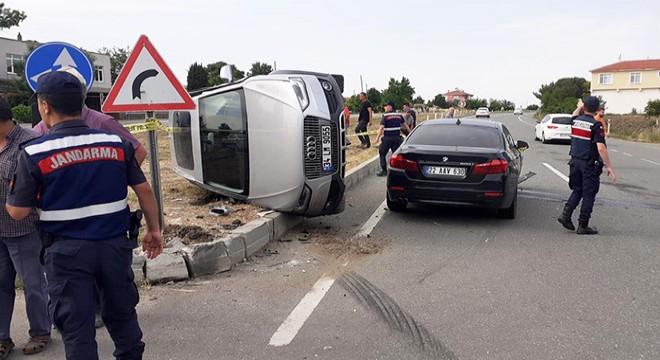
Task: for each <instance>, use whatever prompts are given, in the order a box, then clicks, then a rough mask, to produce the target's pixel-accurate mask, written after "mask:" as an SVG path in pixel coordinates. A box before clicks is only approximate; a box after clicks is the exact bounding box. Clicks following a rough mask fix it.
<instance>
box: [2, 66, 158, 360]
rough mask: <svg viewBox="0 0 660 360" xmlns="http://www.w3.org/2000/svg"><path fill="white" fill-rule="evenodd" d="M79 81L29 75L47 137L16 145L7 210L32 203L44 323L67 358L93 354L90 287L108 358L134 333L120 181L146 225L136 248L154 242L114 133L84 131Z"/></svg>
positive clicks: (121, 351) (127, 149) (152, 202)
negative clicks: (109, 346)
mask: <svg viewBox="0 0 660 360" xmlns="http://www.w3.org/2000/svg"><path fill="white" fill-rule="evenodd" d="M83 99H84V88H83V86H82V85H81V83H80V81H79V80H78V79H77V78H76V77H75V76H74V75H72V74H69V73H67V72H62V71H55V72H51V73H48V74H45V75H42V76H41V77H39V80H38V81H37V103H38V107H39V113H40V114H41V118H42V120H43V121H44V122H45V124H46V126H48V128H50V133H49V134H48V135H45V136H42V137H40V138H38V139H35V140H32V141H30V142H28V143H26V144H24V145H23V150H22V151H21V152H20V154H19V157H18V163H17V166H16V171H15V173H14V176H13V181H12V186H11V189H10V193H9V195H8V197H7V204H6V208H7V212H8V213H9V214H10V216H11V217H12V218H14V219H16V220H20V219H23V218H25V217H26V216H28V215H29V213H30V209H32V208H33V207H35V206H36V207H38V208H39V209H40V214H39V223H38V225H37V228H38V229H39V231H40V233H41V237H42V244H43V246H44V260H45V268H46V275H47V278H48V294H49V296H50V310H51V313H52V314H53V321H54V323H55V325H56V326H57V328H58V329H59V330H60V332H61V334H62V340H63V341H64V347H65V352H66V358H67V359H85V360H88V359H92V360H93V359H98V354H97V344H96V340H95V329H94V310H95V303H94V295H93V294H94V287H95V286H98V289H99V291H100V295H101V300H102V303H103V313H102V316H103V320H104V322H105V324H106V327H107V329H108V332H109V333H110V337H111V338H112V340H113V342H114V344H115V351H114V353H113V355H114V356H115V357H116V358H117V359H141V358H142V353H143V352H144V343H143V342H142V331H141V330H140V327H139V325H138V320H137V314H136V312H135V306H136V305H137V303H138V291H137V288H136V286H135V283H134V282H133V271H132V269H131V262H132V255H133V248H135V247H136V246H137V244H136V241H134V240H133V241H131V240H129V239H128V238H127V236H126V232H127V231H128V229H129V217H130V212H129V209H128V204H127V199H126V197H127V186H131V188H133V190H134V191H135V193H136V194H137V197H138V200H139V203H140V208H141V209H142V211H143V212H144V215H145V218H146V223H147V232H146V234H145V235H144V238H143V239H142V248H143V249H144V250H145V251H146V252H147V257H148V258H150V259H153V258H155V257H156V256H158V255H159V254H160V253H161V252H162V250H163V240H162V237H161V233H160V226H159V221H158V214H157V205H156V199H155V197H154V194H153V191H152V190H151V187H150V186H149V183H148V182H147V181H146V179H145V177H144V174H143V173H142V170H140V167H139V166H138V164H137V161H136V159H135V150H134V148H133V146H132V145H131V144H130V143H129V142H128V141H126V140H123V139H122V138H120V137H119V136H117V135H115V134H112V133H108V132H104V131H100V130H93V129H90V128H89V127H88V126H87V125H86V124H85V122H84V121H82V120H81V119H80V115H81V111H82V108H83Z"/></svg>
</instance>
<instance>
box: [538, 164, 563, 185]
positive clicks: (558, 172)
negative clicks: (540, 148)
mask: <svg viewBox="0 0 660 360" xmlns="http://www.w3.org/2000/svg"><path fill="white" fill-rule="evenodd" d="M543 166H545V167H547V168H548V169H550V171H552V172H553V173H555V174H557V176H559V177H560V178H562V180H564V181H566V182H568V176H566V175H564V174H562V173H561V171H559V170H557V169H555V168H553V167H552V166H550V164H548V163H543Z"/></svg>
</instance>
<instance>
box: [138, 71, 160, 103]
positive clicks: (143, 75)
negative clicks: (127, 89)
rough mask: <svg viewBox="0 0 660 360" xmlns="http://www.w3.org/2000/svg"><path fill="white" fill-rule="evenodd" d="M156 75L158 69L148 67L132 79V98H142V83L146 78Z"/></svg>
mask: <svg viewBox="0 0 660 360" xmlns="http://www.w3.org/2000/svg"><path fill="white" fill-rule="evenodd" d="M156 75H158V70H156V69H149V70H145V71H143V72H141V73H140V74H139V75H138V76H136V77H135V80H133V99H135V98H138V99H142V93H141V92H140V87H141V86H142V83H143V82H144V81H145V80H147V79H148V78H150V77H154V76H156Z"/></svg>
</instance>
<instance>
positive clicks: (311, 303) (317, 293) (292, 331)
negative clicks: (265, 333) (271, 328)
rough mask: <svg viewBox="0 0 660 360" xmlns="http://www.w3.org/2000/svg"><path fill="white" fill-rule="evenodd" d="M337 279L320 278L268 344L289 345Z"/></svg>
mask: <svg viewBox="0 0 660 360" xmlns="http://www.w3.org/2000/svg"><path fill="white" fill-rule="evenodd" d="M334 283H335V279H333V278H329V277H326V276H324V277H322V278H320V279H319V280H318V281H317V282H316V283H315V284H314V287H312V290H310V291H309V292H308V293H307V295H305V297H303V298H302V300H300V302H299V303H298V305H297V306H296V307H295V309H293V311H292V312H291V314H289V317H287V318H286V320H284V322H283V323H282V325H280V327H279V328H278V329H277V331H275V333H274V334H273V336H272V337H271V338H270V342H269V343H268V345H270V346H284V345H289V344H290V343H291V341H293V338H295V337H296V335H297V334H298V331H300V329H301V328H302V326H303V325H304V324H305V321H307V319H308V318H309V316H310V315H312V313H313V312H314V309H315V308H316V306H318V304H319V303H320V302H321V300H322V299H323V297H324V296H325V294H326V293H327V292H328V290H330V288H331V287H332V284H334Z"/></svg>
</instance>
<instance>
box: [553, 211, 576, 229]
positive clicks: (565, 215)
mask: <svg viewBox="0 0 660 360" xmlns="http://www.w3.org/2000/svg"><path fill="white" fill-rule="evenodd" d="M573 210H574V209H572V208H570V207H569V206H568V205H565V206H564V211H562V212H561V215H559V218H557V221H559V222H560V223H561V224H562V225H563V226H564V227H565V228H566V229H568V230H571V231H575V225H573V220H572V219H571V216H573Z"/></svg>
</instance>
